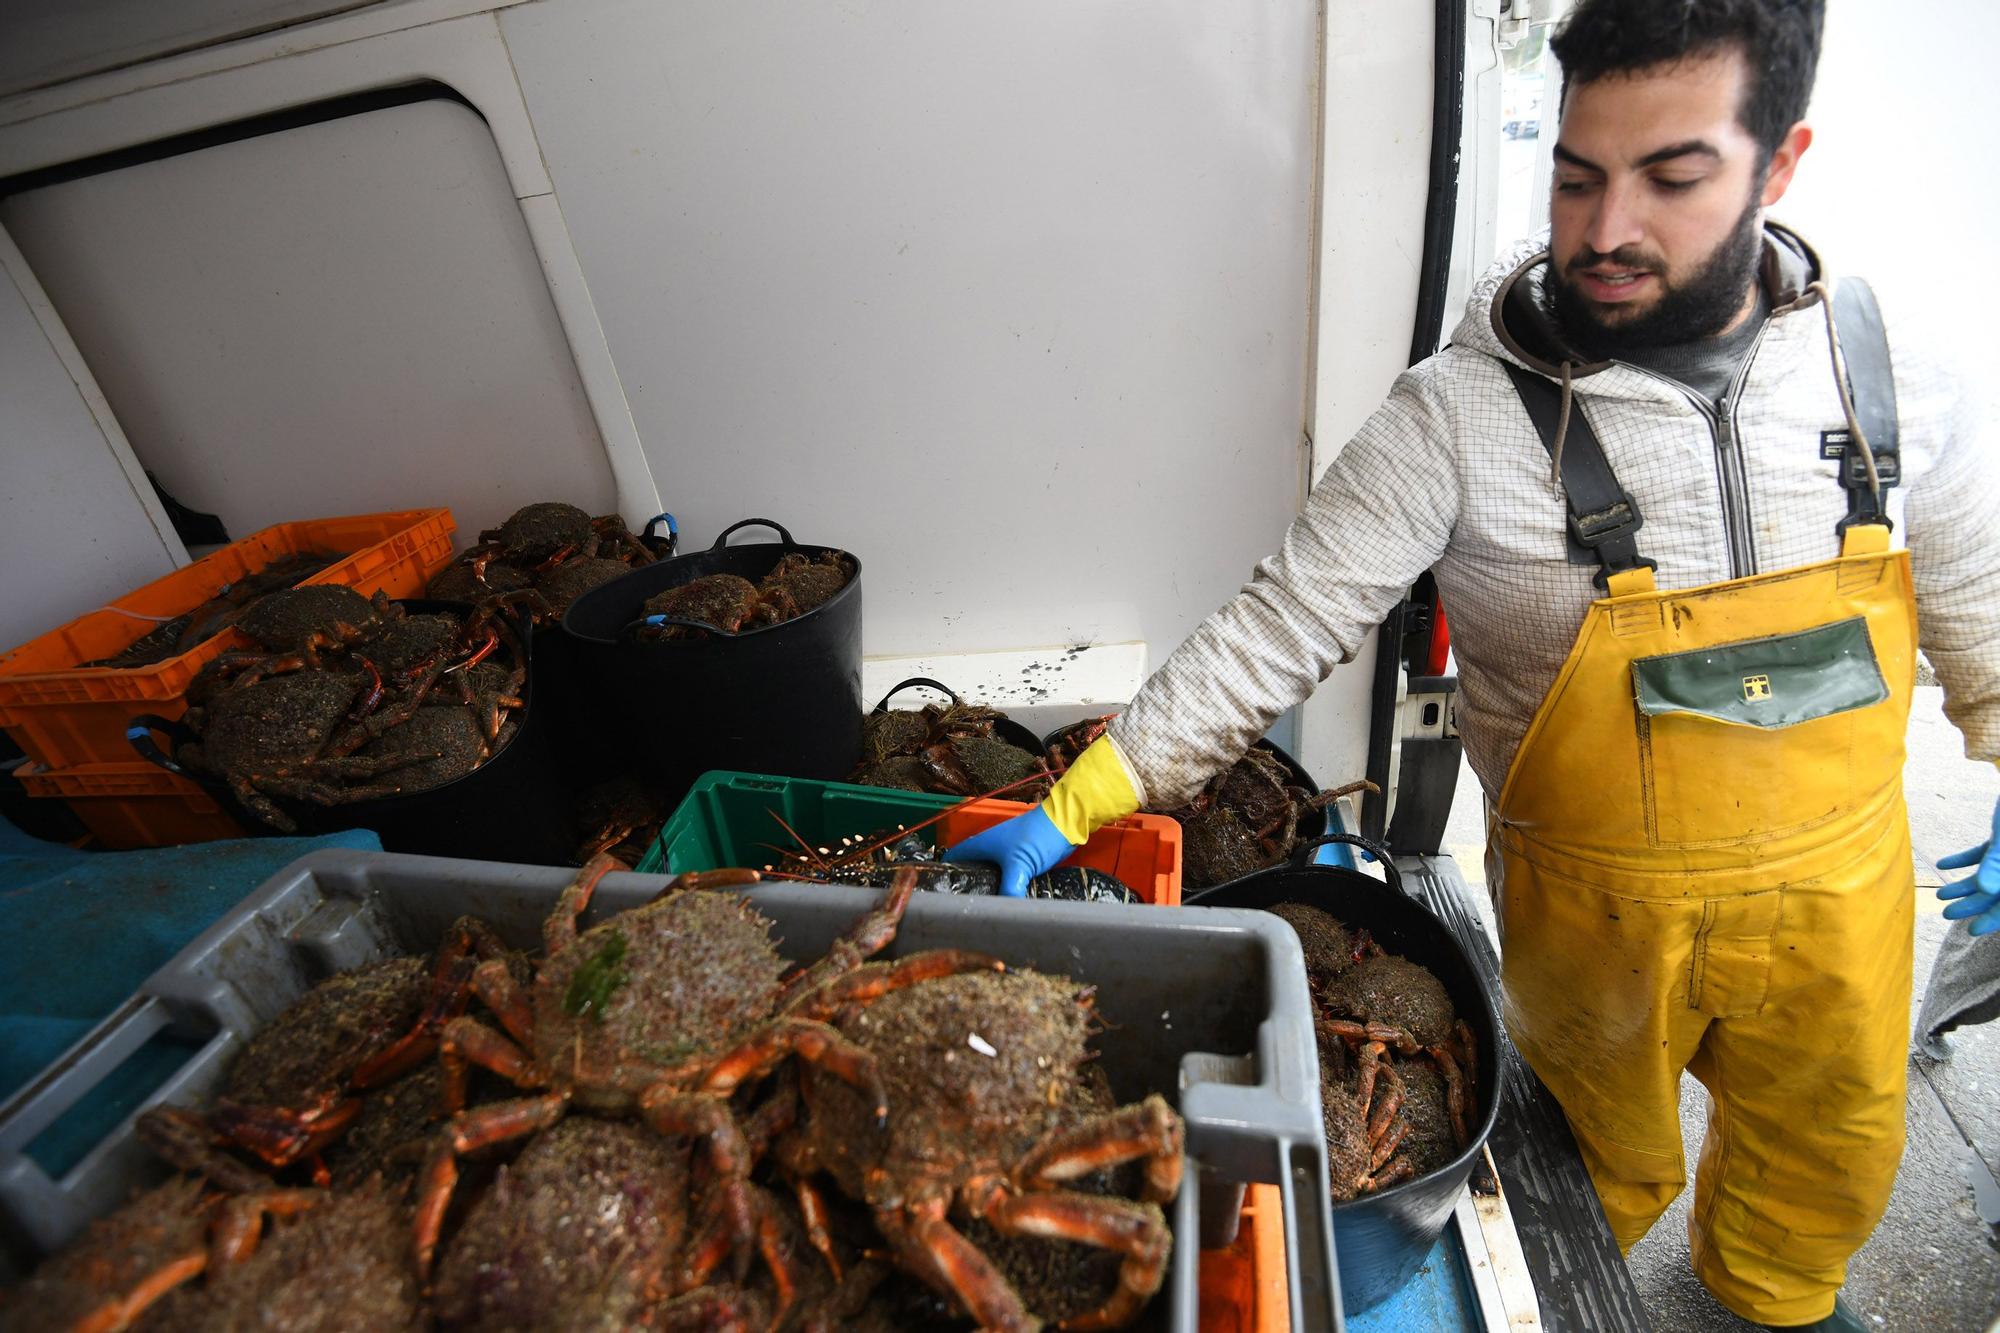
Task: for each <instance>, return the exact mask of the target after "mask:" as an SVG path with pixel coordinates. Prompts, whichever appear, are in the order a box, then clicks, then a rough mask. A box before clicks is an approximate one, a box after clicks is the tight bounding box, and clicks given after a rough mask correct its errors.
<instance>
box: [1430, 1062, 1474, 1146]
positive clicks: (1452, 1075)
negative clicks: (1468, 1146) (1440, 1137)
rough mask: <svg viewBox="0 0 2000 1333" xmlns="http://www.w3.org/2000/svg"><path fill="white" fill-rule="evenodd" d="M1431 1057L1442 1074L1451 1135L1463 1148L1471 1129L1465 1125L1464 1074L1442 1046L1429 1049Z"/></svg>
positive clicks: (1466, 1114)
mask: <svg viewBox="0 0 2000 1333" xmlns="http://www.w3.org/2000/svg"><path fill="white" fill-rule="evenodd" d="M1430 1057H1431V1059H1433V1060H1435V1061H1437V1067H1438V1072H1439V1073H1440V1074H1443V1075H1444V1104H1445V1107H1446V1108H1447V1109H1448V1110H1449V1111H1450V1112H1451V1132H1452V1137H1453V1138H1455V1139H1456V1140H1457V1141H1458V1146H1459V1147H1461V1148H1463V1147H1464V1146H1465V1143H1466V1140H1467V1139H1468V1138H1470V1137H1471V1131H1470V1130H1469V1129H1467V1127H1466V1120H1467V1118H1468V1112H1469V1107H1468V1106H1467V1098H1466V1094H1465V1075H1463V1074H1461V1073H1459V1070H1458V1061H1456V1060H1454V1059H1452V1058H1451V1052H1450V1051H1447V1050H1446V1049H1445V1048H1444V1047H1442V1046H1433V1047H1431V1049H1430Z"/></svg>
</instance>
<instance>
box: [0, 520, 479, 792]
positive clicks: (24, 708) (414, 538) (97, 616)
mask: <svg viewBox="0 0 2000 1333" xmlns="http://www.w3.org/2000/svg"><path fill="white" fill-rule="evenodd" d="M455 527H456V524H454V523H453V521H452V517H451V511H450V510H449V509H408V510H401V511H397V512H394V513H386V514H357V515H354V516H352V517H348V518H323V519H310V520H307V521H304V522H299V523H280V524H278V525H277V526H275V527H269V528H265V529H264V530H263V531H261V532H256V533H252V534H251V535H250V536H248V537H245V538H244V539H243V540H241V541H238V542H232V543H230V544H229V545H228V546H226V547H224V548H223V549H222V550H220V551H216V552H215V553H213V554H211V555H208V556H204V557H203V558H202V559H200V560H197V561H196V562H195V563H193V564H192V565H189V566H188V567H187V568H185V569H177V570H175V571H174V572H173V573H171V574H168V575H167V576H165V577H164V578H159V579H155V580H154V581H153V582H151V583H149V584H147V585H146V586H145V587H143V588H139V589H137V590H135V591H133V592H129V593H127V594H125V596H123V597H120V598H118V599H117V600H116V601H114V602H112V603H111V604H110V605H108V606H106V607H104V608H103V609H102V610H98V611H93V612H91V613H90V614H89V615H87V616H80V617H78V618H77V619H75V620H72V621H70V622H69V623H68V624H67V625H63V626H60V627H58V628H56V629H53V630H50V631H49V632H48V633H47V634H44V635H42V636H41V637H40V638H37V639H31V640H30V641H28V642H27V643H24V644H22V645H21V646H20V647H18V648H16V649H14V650H13V651H12V652H10V653H8V654H6V655H5V656H3V657H0V728H5V729H6V732H7V734H8V735H9V736H11V737H12V738H13V740H14V743H15V744H16V745H18V746H20V747H21V749H22V750H24V751H25V752H26V753H27V755H28V757H29V758H30V759H33V760H34V761H35V762H37V763H39V764H41V765H42V766H43V767H44V768H45V769H50V770H55V771H66V770H72V769H76V768H79V767H81V766H83V765H86V764H127V763H129V762H130V761H131V760H132V758H133V755H132V748H131V746H130V745H129V744H127V743H126V740H125V724H126V723H127V722H129V721H131V720H132V717H133V716H134V715H135V714H138V713H158V714H160V715H161V716H163V717H170V718H171V717H179V716H180V715H181V714H182V713H184V712H186V711H187V706H186V704H184V703H183V702H182V696H183V695H185V694H186V693H187V687H188V685H189V683H190V682H192V681H193V680H194V678H195V675H196V673H198V672H199V671H200V670H201V669H202V667H204V666H206V665H207V664H208V663H210V662H212V661H214V660H215V659H216V658H218V657H220V656H221V655H222V654H223V653H225V652H227V651H229V650H230V649H232V648H239V647H247V646H250V640H249V639H247V638H246V637H244V636H243V635H242V634H240V633H238V632H237V631H235V630H228V631H225V632H224V633H221V634H218V635H215V636H214V637H213V638H210V639H209V640H207V641H206V642H204V643H202V644H200V645H198V646H196V647H195V648H192V649H190V650H189V651H187V652H185V653H182V654H181V655H180V656H178V657H170V658H168V659H167V660H166V661H164V662H158V663H155V664H154V665H152V666H148V667H135V668H131V669H127V670H119V669H114V668H110V667H86V666H83V665H82V663H84V662H93V661H97V660H98V659H100V658H105V657H110V656H112V655H114V654H116V653H118V652H120V651H121V650H123V649H124V648H125V647H127V646H128V645H129V644H131V643H132V642H133V641H134V640H136V639H138V638H139V637H140V636H142V635H144V634H145V633H146V632H147V631H149V630H151V629H153V628H154V626H155V625H156V624H157V623H158V620H159V619H161V618H171V617H173V616H177V615H179V614H181V613H182V612H183V611H189V610H192V609H193V608H195V607H197V606H200V605H201V604H202V603H203V602H205V601H207V600H208V599H209V598H210V597H213V596H214V595H215V594H216V593H218V592H220V591H221V590H222V589H223V588H225V587H227V586H228V585H229V584H231V583H233V582H235V581H236V580H237V579H240V578H243V577H244V576H246V575H249V574H254V573H256V572H257V571H259V570H261V569H263V568H265V567H266V566H268V565H270V564H272V563H274V562H275V561H277V560H280V559H282V558H284V557H285V556H289V555H296V554H298V553H300V552H303V551H346V552H348V553H349V554H348V555H347V556H346V557H345V558H344V559H342V560H339V561H337V562H335V563H334V564H332V565H330V566H328V567H327V568H325V569H323V570H321V571H320V572H319V573H317V574H315V575H313V577H311V578H310V579H307V580H306V582H307V583H335V584H345V585H346V586H348V587H350V588H353V589H354V590H355V591H357V592H360V593H364V594H373V593H376V592H382V593H386V594H388V595H389V596H391V597H420V596H422V595H423V591H424V585H425V584H426V583H427V582H428V581H429V580H430V577H431V575H432V574H434V573H436V572H437V571H438V570H439V569H442V568H443V567H444V566H445V565H446V564H447V563H448V562H449V561H450V560H451V535H452V532H453V530H454V529H455ZM124 612H130V613H132V614H129V615H128V614H122V613H124ZM140 617H148V618H144V619H142V618H140ZM169 776H171V775H169Z"/></svg>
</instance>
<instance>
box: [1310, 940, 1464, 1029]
mask: <svg viewBox="0 0 2000 1333" xmlns="http://www.w3.org/2000/svg"><path fill="white" fill-rule="evenodd" d="M1325 1001H1326V1007H1327V1009H1328V1011H1329V1012H1331V1013H1334V1014H1338V1015H1341V1016H1343V1017H1347V1018H1358V1019H1365V1020H1370V1021H1373V1022H1377V1023H1389V1024H1392V1025H1394V1026H1396V1027H1399V1028H1401V1029H1403V1031H1405V1032H1407V1033H1409V1034H1410V1035H1411V1036H1413V1037H1415V1038H1416V1039H1417V1041H1418V1043H1419V1044H1420V1045H1424V1046H1438V1045H1442V1044H1443V1043H1444V1042H1447V1041H1449V1040H1451V1028H1452V1024H1453V1023H1454V1022H1455V1021H1457V1018H1458V1012H1457V1011H1456V1010H1455V1009H1453V1008H1452V1004H1451V996H1450V995H1449V994H1448V993H1447V992H1446V991H1445V988H1444V983H1443V982H1441V981H1439V980H1438V979H1437V977H1436V976H1435V975H1434V974H1433V973H1432V972H1431V970H1430V969H1429V968H1427V967H1424V966H1423V965H1421V964H1419V963H1413V962H1411V961H1410V960H1409V959H1407V958H1398V957H1396V956H1395V955H1394V954H1381V955H1378V956H1376V957H1373V958H1364V959H1362V960H1361V961H1360V962H1358V963H1356V964H1355V965H1354V966H1353V967H1351V968H1349V969H1347V971H1345V972H1343V973H1341V974H1340V976H1338V977H1336V978H1334V979H1333V980H1332V981H1331V982H1329V983H1328V984H1327V987H1326V995H1325Z"/></svg>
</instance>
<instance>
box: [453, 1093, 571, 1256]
mask: <svg viewBox="0 0 2000 1333" xmlns="http://www.w3.org/2000/svg"><path fill="white" fill-rule="evenodd" d="M568 1106H569V1094H567V1093H562V1092H552V1093H549V1094H548V1095H547V1096H545V1097H523V1098H520V1099H519V1100H516V1101H511V1102H494V1103H493V1104H492V1105H490V1106H482V1107H480V1108H478V1109H477V1110H474V1111H462V1112H460V1113H459V1114H458V1115H455V1116H453V1117H452V1119H451V1123H450V1124H448V1125H446V1126H445V1127H444V1128H443V1129H442V1130H441V1131H439V1133H438V1138H437V1142H436V1144H435V1145H433V1146H432V1148H431V1155H430V1159H429V1160H428V1161H427V1162H425V1163H424V1170H423V1174H422V1175H421V1176H419V1177H418V1178H417V1206H416V1236H415V1246H416V1249H415V1258H416V1265H417V1276H418V1277H419V1278H420V1279H422V1280H423V1281H425V1282H428V1281H429V1280H430V1274H431V1256H432V1255H433V1254H435V1253H436V1251H437V1243H438V1233H439V1232H440V1231H442V1230H443V1228H444V1214H445V1209H446V1208H448V1207H450V1206H451V1194H452V1191H453V1190H454V1189H456V1188H457V1187H458V1159H459V1157H460V1156H461V1155H462V1154H464V1153H468V1152H471V1151H472V1150H473V1149H475V1148H484V1147H486V1146H487V1145H489V1144H494V1143H505V1142H506V1141H507V1140H508V1139H518V1138H523V1137H525V1136H527V1135H529V1134H532V1133H534V1132H535V1131H536V1130H538V1129H547V1128H548V1127H549V1126H550V1125H553V1124H554V1123H555V1122H556V1121H558V1120H560V1119H562V1116H563V1112H564V1111H565V1110H566V1109H567V1108H568Z"/></svg>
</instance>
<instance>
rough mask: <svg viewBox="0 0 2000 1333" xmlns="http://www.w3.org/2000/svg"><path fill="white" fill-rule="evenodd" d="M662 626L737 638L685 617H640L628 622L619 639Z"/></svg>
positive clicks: (727, 631) (705, 622)
mask: <svg viewBox="0 0 2000 1333" xmlns="http://www.w3.org/2000/svg"><path fill="white" fill-rule="evenodd" d="M661 625H683V626H685V627H687V628H688V629H705V630H707V631H708V632H709V633H710V634H720V635H722V636H723V637H724V638H729V639H733V638H735V637H736V635H735V634H733V633H731V632H730V631H729V630H726V629H717V628H716V627H715V626H713V625H711V624H709V623H708V622H707V621H706V620H689V619H687V618H686V617H684V616H640V617H639V618H638V619H637V620H633V621H628V622H626V625H625V628H624V629H622V630H619V631H618V637H619V638H621V639H622V638H629V637H630V636H631V635H634V634H637V633H638V632H639V631H640V630H642V629H654V628H657V627H658V626H661Z"/></svg>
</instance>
